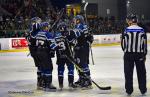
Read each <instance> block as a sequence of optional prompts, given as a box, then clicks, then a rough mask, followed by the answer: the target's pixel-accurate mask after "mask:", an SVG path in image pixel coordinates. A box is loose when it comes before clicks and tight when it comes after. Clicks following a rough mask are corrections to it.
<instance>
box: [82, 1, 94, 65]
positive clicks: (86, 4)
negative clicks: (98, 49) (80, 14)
mask: <svg viewBox="0 0 150 97" xmlns="http://www.w3.org/2000/svg"><path fill="white" fill-rule="evenodd" d="M88 4H89V3H88V2H86V3H85V6H84V17H85V22H86V24H87V25H88V21H87V14H86V8H87V6H88ZM88 32H89V31H88ZM90 45H91V44H90ZM90 50H91V58H92V63H93V65H95V63H94V57H93V51H92V47H91V46H90Z"/></svg>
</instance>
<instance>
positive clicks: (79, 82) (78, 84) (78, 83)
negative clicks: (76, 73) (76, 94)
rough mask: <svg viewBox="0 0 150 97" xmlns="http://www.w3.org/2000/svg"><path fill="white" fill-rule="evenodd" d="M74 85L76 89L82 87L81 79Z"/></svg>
mask: <svg viewBox="0 0 150 97" xmlns="http://www.w3.org/2000/svg"><path fill="white" fill-rule="evenodd" d="M74 85H75V86H76V87H81V79H78V80H77V81H76V82H75V83H74Z"/></svg>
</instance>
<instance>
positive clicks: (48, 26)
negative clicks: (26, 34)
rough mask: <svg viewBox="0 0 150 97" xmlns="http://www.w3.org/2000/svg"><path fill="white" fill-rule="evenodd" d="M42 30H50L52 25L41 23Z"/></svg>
mask: <svg viewBox="0 0 150 97" xmlns="http://www.w3.org/2000/svg"><path fill="white" fill-rule="evenodd" d="M40 27H41V29H45V28H47V29H49V28H50V24H49V23H48V22H41V24H40Z"/></svg>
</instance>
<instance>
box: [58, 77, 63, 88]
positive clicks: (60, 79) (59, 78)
mask: <svg viewBox="0 0 150 97" xmlns="http://www.w3.org/2000/svg"><path fill="white" fill-rule="evenodd" d="M63 79H64V77H63V76H59V77H58V81H59V89H60V90H62V89H63V87H64V85H63Z"/></svg>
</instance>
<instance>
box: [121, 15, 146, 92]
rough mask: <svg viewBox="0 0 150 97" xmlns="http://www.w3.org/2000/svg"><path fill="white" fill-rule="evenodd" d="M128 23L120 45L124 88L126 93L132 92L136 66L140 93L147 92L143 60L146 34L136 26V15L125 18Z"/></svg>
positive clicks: (144, 57) (144, 58)
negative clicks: (122, 53)
mask: <svg viewBox="0 0 150 97" xmlns="http://www.w3.org/2000/svg"><path fill="white" fill-rule="evenodd" d="M126 22H127V24H128V25H129V26H128V27H127V28H126V29H125V31H124V32H123V33H122V38H121V47H122V50H123V51H124V74H125V89H126V93H127V94H128V95H131V94H132V92H133V70H134V65H135V66H136V71H137V77H138V84H139V89H140V92H141V94H143V95H144V94H145V93H146V92H147V88H146V68H145V60H146V54H147V36H146V32H144V29H143V28H142V27H140V26H138V24H137V23H138V19H137V16H136V15H133V14H131V15H129V16H127V19H126Z"/></svg>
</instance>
